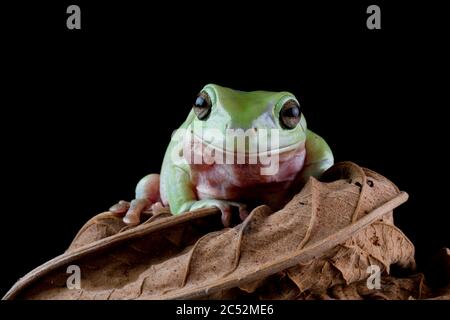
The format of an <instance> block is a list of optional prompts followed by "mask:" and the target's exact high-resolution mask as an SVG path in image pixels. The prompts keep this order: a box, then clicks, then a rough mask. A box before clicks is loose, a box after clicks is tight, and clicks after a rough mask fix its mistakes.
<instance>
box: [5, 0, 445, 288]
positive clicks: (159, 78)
mask: <svg viewBox="0 0 450 320" xmlns="http://www.w3.org/2000/svg"><path fill="white" fill-rule="evenodd" d="M337 2H338V3H336V2H331V1H330V2H329V3H328V2H315V5H312V4H311V3H309V5H306V4H303V3H300V4H299V3H292V4H285V3H282V2H279V1H276V2H275V3H268V4H261V3H260V2H253V3H252V2H248V3H246V4H245V5H244V4H243V3H242V2H241V3H230V2H227V3H221V4H219V3H216V4H214V5H213V4H212V2H189V3H185V2H183V3H184V4H176V3H167V4H165V5H162V6H161V4H150V3H147V4H146V5H144V4H137V3H135V4H132V3H130V2H126V1H121V2H115V3H112V2H106V1H104V2H102V1H99V2H97V1H96V4H95V5H94V4H93V3H92V1H91V2H90V3H88V2H87V1H73V2H67V1H66V2H64V1H62V2H61V1H58V2H55V3H54V4H50V3H45V4H43V3H33V4H21V5H20V6H14V8H11V9H8V10H6V9H5V10H4V11H3V12H2V15H3V19H2V25H4V27H2V33H3V34H4V37H3V45H2V51H3V53H5V54H6V55H5V58H4V60H3V62H4V67H5V68H4V71H2V73H3V75H2V77H4V79H5V81H4V82H3V84H2V87H3V88H2V95H3V97H2V102H1V105H2V107H3V108H2V117H1V121H2V137H3V139H2V141H3V143H2V146H3V148H2V149H3V150H2V151H3V152H2V159H3V161H4V165H3V166H2V171H3V175H2V176H3V180H2V181H3V188H4V191H3V193H2V194H3V207H2V213H3V214H2V220H1V221H2V222H1V225H2V232H1V241H0V244H1V245H2V264H1V268H2V270H1V292H0V294H3V293H5V292H6V290H7V289H9V287H11V285H12V284H13V283H14V282H15V281H16V280H17V279H18V278H19V277H20V276H23V275H24V274H25V273H27V272H28V271H30V270H31V269H32V268H34V267H36V266H38V265H39V264H41V263H43V262H45V261H47V260H48V259H50V258H52V257H54V256H56V255H58V254H60V253H62V252H63V251H64V250H65V248H66V247H67V246H68V245H69V243H70V241H71V239H72V238H73V236H74V235H75V233H76V232H77V230H78V229H79V228H80V227H81V226H82V225H83V224H84V222H86V221H87V220H88V219H89V218H90V217H91V216H93V215H95V214H97V213H100V212H102V211H105V210H107V209H108V208H109V206H111V205H112V204H114V203H115V202H117V201H118V200H120V199H128V200H129V199H131V198H132V197H133V195H134V188H135V184H136V183H137V181H138V180H139V179H140V178H141V177H142V176H144V175H146V174H147V173H150V172H159V170H160V166H161V161H162V157H163V154H164V151H165V148H166V146H167V144H168V142H169V140H170V134H171V133H172V131H173V130H174V129H176V128H177V127H178V126H179V125H180V124H181V122H182V121H183V120H184V118H185V117H186V115H187V113H188V112H189V109H190V105H191V103H192V101H193V99H194V97H195V95H196V94H197V92H198V91H199V90H200V89H201V88H202V87H203V86H204V85H205V84H207V83H217V84H220V85H223V86H228V87H232V88H235V89H240V90H270V91H278V90H280V91H281V90H287V91H291V92H292V93H294V94H295V95H296V96H297V97H298V98H299V100H300V101H301V103H302V104H303V107H304V110H305V116H306V119H307V121H308V126H309V128H311V129H312V130H314V131H315V132H317V133H318V134H320V135H321V136H323V137H324V138H325V139H326V140H327V141H328V143H329V144H330V146H331V148H332V149H333V152H334V154H335V159H336V161H342V160H351V161H354V162H356V163H358V164H360V165H362V166H366V167H369V168H371V169H372V170H375V171H377V172H379V173H381V174H383V175H385V176H387V177H388V178H390V179H391V180H392V181H394V182H395V183H396V184H397V185H398V186H399V188H400V189H402V190H405V191H407V192H408V193H409V194H410V200H409V201H408V202H407V203H406V204H405V205H403V206H402V207H401V208H399V209H398V210H396V214H395V219H396V223H397V225H398V226H399V227H400V228H401V229H402V230H403V231H404V232H405V234H406V235H407V236H408V237H409V238H410V239H411V240H412V241H413V242H414V244H415V245H416V249H417V258H418V261H419V267H421V266H423V265H425V261H426V260H427V259H428V258H429V257H430V256H431V255H432V254H434V253H435V251H436V250H437V249H439V248H441V247H443V246H448V245H449V235H448V215H449V212H448V209H447V208H448V206H447V199H446V194H447V188H446V187H445V184H446V182H447V179H448V172H447V167H448V160H447V159H448V158H447V155H446V154H447V152H446V151H447V150H446V149H447V148H448V143H447V141H446V137H447V136H448V135H447V129H448V125H447V118H446V116H445V109H446V108H448V106H449V104H448V95H447V93H448V88H449V83H448V74H449V73H448V71H449V70H448V69H449V68H448V56H449V52H448V49H447V46H446V44H445V42H446V41H447V42H448V34H447V33H446V32H445V30H444V27H446V26H445V20H444V18H445V17H443V13H444V11H443V9H442V8H440V7H439V6H437V5H435V4H427V5H425V2H424V3H423V4H412V3H410V2H404V3H397V5H396V6H394V5H393V4H387V3H384V2H379V1H374V2H368V3H365V2H359V3H357V2H354V3H348V2H347V1H337ZM72 3H74V4H79V5H80V7H81V12H82V13H81V15H82V16H81V20H82V30H72V31H69V30H67V29H66V18H67V14H66V13H65V11H66V8H67V6H68V5H69V4H72ZM372 3H375V4H378V5H380V7H381V11H382V29H381V30H368V29H367V28H366V18H367V14H366V8H367V6H368V5H369V4H372ZM441 184H443V186H441ZM421 263H422V264H421Z"/></svg>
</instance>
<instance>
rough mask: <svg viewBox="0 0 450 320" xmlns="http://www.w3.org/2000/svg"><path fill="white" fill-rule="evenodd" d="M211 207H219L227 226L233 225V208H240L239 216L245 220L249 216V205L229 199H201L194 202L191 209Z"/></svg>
mask: <svg viewBox="0 0 450 320" xmlns="http://www.w3.org/2000/svg"><path fill="white" fill-rule="evenodd" d="M210 207H217V208H218V209H219V210H220V211H221V212H222V223H223V225H224V226H225V227H229V226H230V225H231V218H232V214H233V208H237V210H239V217H240V219H241V220H242V221H244V220H245V218H247V216H248V211H247V206H246V205H245V204H243V203H240V202H234V201H227V200H215V199H204V200H199V201H196V202H194V203H193V204H192V206H191V207H190V210H196V209H201V208H210Z"/></svg>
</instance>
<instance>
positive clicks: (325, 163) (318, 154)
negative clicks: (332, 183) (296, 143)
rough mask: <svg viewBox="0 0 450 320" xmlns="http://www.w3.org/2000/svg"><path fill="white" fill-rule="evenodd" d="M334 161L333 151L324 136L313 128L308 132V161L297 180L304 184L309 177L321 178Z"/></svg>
mask: <svg viewBox="0 0 450 320" xmlns="http://www.w3.org/2000/svg"><path fill="white" fill-rule="evenodd" d="M333 163H334V157H333V153H332V152H331V149H330V147H329V146H328V144H327V143H326V142H325V140H324V139H323V138H321V137H320V136H319V135H317V134H315V133H314V132H312V131H311V130H308V131H307V133H306V162H305V166H304V167H303V169H302V171H300V174H299V176H298V177H297V180H298V182H299V184H300V185H302V186H303V185H304V184H305V183H306V182H307V181H308V179H309V177H315V178H319V177H320V176H321V175H322V173H323V172H325V171H326V170H327V169H328V168H330V167H331V166H332V165H333Z"/></svg>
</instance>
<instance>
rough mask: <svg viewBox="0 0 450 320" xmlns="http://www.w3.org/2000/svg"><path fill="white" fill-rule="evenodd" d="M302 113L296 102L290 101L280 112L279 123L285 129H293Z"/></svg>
mask: <svg viewBox="0 0 450 320" xmlns="http://www.w3.org/2000/svg"><path fill="white" fill-rule="evenodd" d="M301 117H302V113H301V110H300V105H299V104H298V102H297V101H295V100H293V99H291V100H288V101H286V102H285V103H284V105H283V107H281V110H280V123H281V125H282V126H283V127H284V128H285V129H293V128H295V127H296V126H297V124H298V123H299V122H300V119H301Z"/></svg>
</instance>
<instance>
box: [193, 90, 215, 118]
mask: <svg viewBox="0 0 450 320" xmlns="http://www.w3.org/2000/svg"><path fill="white" fill-rule="evenodd" d="M193 109H194V113H195V114H196V115H197V118H199V119H200V120H205V119H206V118H207V117H208V115H209V113H210V112H211V99H210V98H209V96H208V94H207V93H206V92H205V91H202V92H200V93H199V94H198V96H197V99H195V102H194V106H193Z"/></svg>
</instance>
